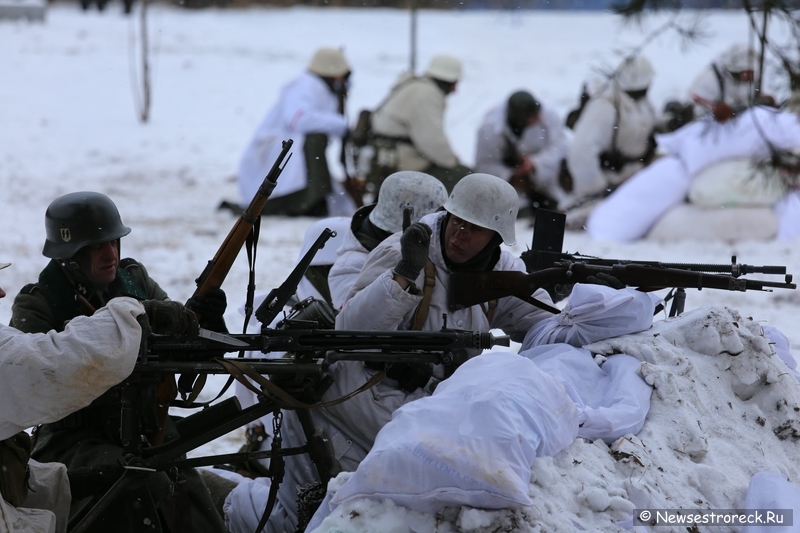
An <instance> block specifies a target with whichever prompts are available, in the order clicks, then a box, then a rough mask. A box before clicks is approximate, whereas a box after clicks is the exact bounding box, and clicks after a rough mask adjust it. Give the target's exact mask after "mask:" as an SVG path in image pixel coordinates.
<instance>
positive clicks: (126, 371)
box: [0, 298, 144, 533]
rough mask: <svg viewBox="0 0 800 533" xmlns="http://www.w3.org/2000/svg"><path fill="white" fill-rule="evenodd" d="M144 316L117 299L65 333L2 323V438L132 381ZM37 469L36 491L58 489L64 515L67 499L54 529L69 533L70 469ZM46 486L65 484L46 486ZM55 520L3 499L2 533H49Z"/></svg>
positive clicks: (130, 302) (136, 306)
mask: <svg viewBox="0 0 800 533" xmlns="http://www.w3.org/2000/svg"><path fill="white" fill-rule="evenodd" d="M142 313H144V308H143V307H142V305H141V304H140V303H139V302H137V301H136V300H134V299H132V298H115V299H113V300H111V301H110V302H109V303H108V305H107V306H106V307H103V308H101V309H98V311H97V312H96V313H95V314H94V315H93V316H91V317H84V316H81V317H77V318H74V319H73V320H71V321H70V322H69V324H67V326H66V329H65V330H64V331H63V332H61V333H56V332H55V331H50V332H48V333H23V332H21V331H19V330H18V329H16V328H12V327H10V326H5V325H2V324H0V405H2V406H3V408H2V409H0V439H6V438H8V437H10V436H12V435H14V434H16V433H18V432H19V431H22V430H24V429H27V428H30V427H33V426H36V425H39V424H46V423H50V422H55V421H57V420H60V419H62V418H64V417H65V416H66V415H68V414H70V413H72V412H74V411H77V410H78V409H81V408H83V407H86V406H87V405H89V404H90V403H91V402H92V401H93V400H94V399H95V398H97V397H99V396H100V395H102V394H103V393H104V392H106V391H107V390H108V389H109V388H111V387H112V386H114V385H116V384H118V383H119V382H120V381H122V380H123V379H125V378H126V377H128V375H130V373H131V371H132V370H133V367H134V364H135V363H136V358H137V356H138V353H139V344H140V342H141V336H142V329H141V326H140V325H139V323H138V322H137V321H136V317H137V316H138V315H140V314H142ZM54 465H58V467H60V468H58V467H55V468H54ZM31 467H32V477H33V478H34V479H38V480H39V481H40V482H42V481H44V483H45V485H44V486H42V485H40V486H39V487H36V488H34V490H36V492H37V493H39V492H41V491H47V490H50V491H53V492H54V493H53V494H50V495H49V497H50V499H51V502H52V500H57V502H55V503H56V505H57V507H58V508H59V510H60V509H63V507H62V506H63V504H64V501H65V499H66V507H65V509H64V510H65V512H66V513H67V514H65V515H64V516H63V517H61V516H59V520H60V519H61V518H63V519H64V521H63V522H61V523H59V524H58V527H57V529H56V530H60V531H63V530H65V528H66V521H65V520H66V517H67V515H68V513H69V505H70V503H69V500H70V497H69V486H68V484H67V483H66V467H64V465H61V464H60V463H45V464H42V463H36V462H35V461H32V462H31ZM47 480H50V482H51V483H61V484H60V485H57V486H55V487H53V486H50V487H48V486H47V485H46V483H48V481H47ZM32 492H33V491H32ZM34 496H35V494H34ZM39 496H41V494H39ZM30 499H31V496H30V495H29V497H28V501H30ZM54 522H55V518H54V516H53V514H52V513H51V512H50V511H45V510H42V509H28V508H14V507H12V506H11V505H9V504H8V503H6V502H5V501H4V500H2V499H0V533H6V532H25V533H29V532H30V533H33V532H39V531H48V528H49V527H52V524H53V523H54ZM42 527H44V529H42Z"/></svg>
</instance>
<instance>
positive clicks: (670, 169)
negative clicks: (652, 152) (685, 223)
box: [586, 156, 691, 242]
mask: <svg viewBox="0 0 800 533" xmlns="http://www.w3.org/2000/svg"><path fill="white" fill-rule="evenodd" d="M690 184H691V177H690V176H689V174H688V173H687V172H686V168H685V167H684V165H683V163H682V162H681V160H680V159H678V158H677V157H674V156H666V157H662V158H660V159H658V160H656V161H654V162H653V163H652V164H651V165H649V166H647V167H645V168H644V169H642V170H641V171H640V172H637V173H636V174H634V175H633V176H631V178H630V179H629V180H627V181H626V182H625V183H623V184H622V185H620V186H619V188H618V189H617V190H615V191H614V192H613V193H611V196H609V197H608V198H606V199H605V200H603V201H602V202H601V203H600V205H598V206H597V207H596V208H595V209H594V211H592V213H591V214H590V215H589V219H588V220H587V221H586V231H587V232H588V233H589V235H590V236H591V237H592V238H593V239H595V240H599V241H612V242H631V241H635V240H638V239H641V238H643V237H644V236H645V235H647V232H648V231H649V230H650V229H651V228H652V227H653V225H654V224H655V223H656V222H657V221H658V219H660V218H661V217H662V216H663V215H664V214H665V213H667V212H669V210H670V209H672V208H674V207H675V206H676V205H678V204H680V203H682V202H683V201H685V200H686V194H687V191H688V190H689V186H690Z"/></svg>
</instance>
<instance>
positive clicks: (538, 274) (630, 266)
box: [449, 209, 797, 316]
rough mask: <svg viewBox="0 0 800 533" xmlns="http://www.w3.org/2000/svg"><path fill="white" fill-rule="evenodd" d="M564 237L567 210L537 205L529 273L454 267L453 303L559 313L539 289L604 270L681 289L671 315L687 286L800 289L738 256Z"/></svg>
mask: <svg viewBox="0 0 800 533" xmlns="http://www.w3.org/2000/svg"><path fill="white" fill-rule="evenodd" d="M563 237H564V215H563V214H561V213H554V212H551V211H546V210H543V209H539V210H537V213H536V224H535V227H534V234H533V244H532V248H531V250H528V251H527V252H523V253H522V259H523V261H525V265H526V269H527V271H528V274H526V273H524V272H509V271H503V272H475V273H472V272H454V273H452V274H451V275H450V290H449V294H450V296H449V297H450V306H451V307H452V308H462V307H468V306H471V305H476V304H480V303H483V302H488V301H491V300H495V299H498V298H504V297H507V296H515V297H517V298H520V299H522V300H525V301H527V302H530V303H531V304H533V305H536V306H537V307H541V308H545V309H548V310H550V311H552V312H555V313H557V312H559V310H558V309H556V308H554V307H552V306H549V305H547V304H544V303H543V302H540V301H539V300H537V299H535V298H533V296H532V294H533V293H534V292H535V291H536V290H537V289H540V288H543V289H548V288H552V287H554V286H559V285H561V286H569V285H571V284H574V283H586V282H587V278H590V277H596V276H597V275H598V274H600V273H605V274H610V275H611V276H614V277H615V278H617V279H618V280H619V281H620V282H621V283H623V284H625V285H627V286H629V287H636V288H637V289H638V290H640V291H643V292H648V291H655V290H660V289H666V288H671V289H674V290H676V292H675V293H674V294H675V300H674V302H673V309H672V310H671V311H670V316H674V315H675V314H680V313H681V312H682V311H683V298H684V297H685V295H684V292H683V290H684V289H698V290H701V289H704V288H708V289H720V290H728V291H741V292H744V291H748V290H755V291H767V292H772V290H773V289H796V288H797V285H796V284H794V283H792V275H791V274H786V267H785V266H753V265H745V264H740V263H737V262H736V256H734V257H733V258H732V260H731V263H730V264H727V265H722V264H693V263H659V262H655V261H634V260H619V259H600V258H597V257H591V256H585V255H580V254H568V253H562V252H561V247H562V245H563ZM752 273H760V274H778V275H784V276H785V277H784V281H782V282H779V281H768V280H761V279H749V278H745V277H743V276H745V275H747V274H752ZM589 281H591V280H589ZM678 291H679V292H678ZM675 304H677V307H676V305H675Z"/></svg>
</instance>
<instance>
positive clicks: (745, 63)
mask: <svg viewBox="0 0 800 533" xmlns="http://www.w3.org/2000/svg"><path fill="white" fill-rule="evenodd" d="M755 55H756V54H755V52H754V51H753V49H752V48H750V47H749V46H747V45H744V44H741V43H739V44H734V45H733V46H731V47H730V48H729V49H728V50H727V51H726V52H725V53H724V54H722V58H721V59H722V65H723V66H724V67H725V68H726V69H727V70H729V71H730V72H744V71H746V70H754V69H755Z"/></svg>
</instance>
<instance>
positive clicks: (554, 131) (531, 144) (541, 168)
mask: <svg viewBox="0 0 800 533" xmlns="http://www.w3.org/2000/svg"><path fill="white" fill-rule="evenodd" d="M568 148H569V143H568V140H567V135H566V132H565V127H564V125H563V124H562V122H561V118H560V117H559V115H558V113H556V112H555V111H554V110H553V109H551V108H550V107H547V106H543V105H541V103H539V101H538V100H537V99H536V98H534V97H533V95H532V94H531V93H529V92H527V91H517V92H515V93H514V94H512V95H511V96H510V97H509V98H508V100H507V101H505V102H503V103H502V104H500V105H498V106H496V107H495V108H494V109H492V110H491V111H489V112H488V113H487V114H486V116H485V117H484V119H483V123H482V124H481V127H480V129H479V130H478V142H477V148H476V154H475V170H476V171H477V172H485V173H487V174H493V175H495V176H499V177H501V178H503V179H504V180H506V181H508V182H509V183H510V184H511V185H513V186H514V188H515V189H516V190H517V192H519V193H520V208H521V209H522V208H523V206H530V207H531V208H533V209H536V208H538V207H544V208H546V209H556V208H557V205H558V202H559V201H560V200H563V198H564V197H565V196H566V194H565V193H564V190H563V189H562V188H561V186H560V185H559V183H558V176H559V173H560V171H561V164H562V161H563V160H564V157H566V155H567V150H568Z"/></svg>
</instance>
